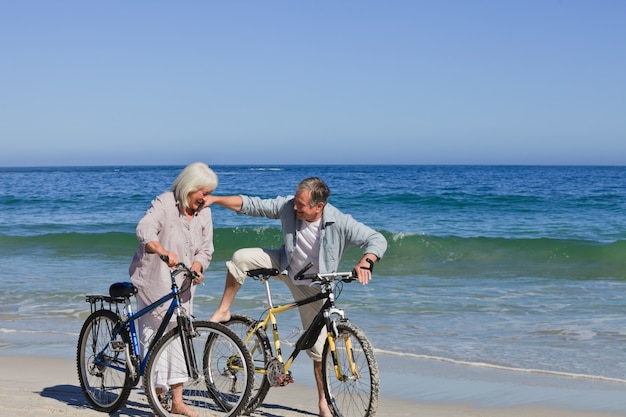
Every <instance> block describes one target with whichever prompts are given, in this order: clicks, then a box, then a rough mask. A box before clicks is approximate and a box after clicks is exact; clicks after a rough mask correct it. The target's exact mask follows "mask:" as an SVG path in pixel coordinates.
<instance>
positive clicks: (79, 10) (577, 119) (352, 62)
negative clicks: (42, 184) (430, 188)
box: [0, 0, 626, 167]
mask: <svg viewBox="0 0 626 417" xmlns="http://www.w3.org/2000/svg"><path fill="white" fill-rule="evenodd" d="M625 21H626V1H623V0H615V1H610V0H589V1H577V0H559V1H557V0H539V1H535V0H529V1H501V0H494V1H481V0H458V1H451V0H442V1H439V0H432V1H420V0H413V1H396V0H389V1H384V0H380V1H356V0H340V1H325V0H322V1H308V2H305V1H208V0H206V1H182V2H174V1H171V2H165V1H97V2H94V1H84V0H81V1H64V0H59V1H45V0H41V1H32V0H19V1H4V2H2V4H1V5H0V46H1V47H0V51H1V52H0V54H1V57H2V58H1V65H0V141H1V143H0V166H5V167H6V166H39V165H44V166H49V165H118V164H119V165H129V164H138V165H152V164H177V165H178V164H181V165H182V164H186V163H189V162H192V161H195V160H202V161H205V162H207V163H208V164H210V165H220V164H261V165H266V164H301V163H312V164H326V163H350V164H358V163H368V164H371V163H380V164H464V163H467V164H611V165H626V24H625V23H624V22H625Z"/></svg>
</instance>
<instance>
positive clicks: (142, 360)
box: [94, 275, 182, 376]
mask: <svg viewBox="0 0 626 417" xmlns="http://www.w3.org/2000/svg"><path fill="white" fill-rule="evenodd" d="M174 277H175V275H172V290H171V291H170V293H168V294H166V295H164V296H163V297H161V298H160V299H158V300H157V301H155V302H154V303H152V304H150V305H148V306H146V307H144V308H142V309H140V310H139V311H137V312H133V309H132V302H131V300H130V297H128V296H127V297H124V315H123V316H122V321H121V323H120V326H117V327H116V328H115V329H114V331H113V333H112V335H111V340H112V341H113V340H115V338H116V337H117V336H118V335H119V334H120V333H121V332H122V331H123V329H128V332H129V336H130V345H131V347H132V349H133V351H132V354H131V355H129V353H131V352H126V354H127V355H126V356H127V358H128V359H129V360H127V365H128V366H129V367H130V372H131V374H133V376H135V375H136V376H143V374H144V371H145V369H146V364H147V362H148V357H149V354H150V352H151V351H152V348H153V347H154V344H155V343H156V342H157V341H158V340H159V339H160V338H161V336H163V335H164V334H165V331H166V330H167V326H168V324H169V322H170V320H171V319H172V316H173V315H174V313H176V314H177V315H180V311H179V309H180V308H182V305H181V302H180V300H179V298H178V294H179V288H178V284H176V281H175V278H174ZM168 300H172V302H171V303H170V305H169V307H168V309H167V312H166V313H165V317H164V318H163V321H162V322H161V324H160V326H159V328H158V330H157V331H156V333H155V335H154V337H153V338H152V341H151V342H150V345H149V347H148V349H147V351H146V354H145V356H144V357H142V356H141V348H140V345H139V336H138V332H137V327H136V324H135V323H136V320H138V319H139V318H141V317H143V316H144V315H146V314H147V313H149V312H151V311H152V310H154V309H155V308H157V307H159V306H160V305H162V304H164V303H166V302H167V301H168ZM105 349H106V348H105ZM102 353H103V352H100V353H99V354H98V355H96V359H95V361H94V362H95V363H96V364H98V365H101V366H110V367H113V368H115V369H117V370H120V371H122V372H123V371H125V369H123V368H122V367H116V366H112V365H111V364H110V363H109V362H107V361H99V360H98V358H99V357H100V355H101V354H102ZM131 357H133V358H138V361H137V364H135V363H133V361H132V360H130V358H131ZM135 365H138V366H139V369H134V367H135Z"/></svg>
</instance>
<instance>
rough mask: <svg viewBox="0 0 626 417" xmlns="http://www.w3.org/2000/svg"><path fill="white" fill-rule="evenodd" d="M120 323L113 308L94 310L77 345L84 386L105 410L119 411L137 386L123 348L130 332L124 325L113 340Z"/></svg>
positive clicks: (93, 403)
mask: <svg viewBox="0 0 626 417" xmlns="http://www.w3.org/2000/svg"><path fill="white" fill-rule="evenodd" d="M119 325H120V318H119V316H118V315H117V314H115V313H113V312H112V311H109V310H97V311H95V312H93V313H92V314H91V315H90V316H89V317H87V319H86V320H85V323H84V324H83V327H82V329H81V331H80V335H79V337H78V347H77V348H76V368H77V371H78V380H79V382H80V388H81V390H82V391H83V394H84V395H85V398H86V399H87V401H88V402H89V404H91V406H92V407H93V408H94V409H96V410H98V411H103V412H105V413H112V412H115V411H117V410H118V409H119V408H120V407H121V406H122V405H123V404H124V403H125V402H126V400H127V399H128V396H129V395H130V392H131V390H132V387H133V386H134V384H133V381H132V379H131V377H130V373H129V371H128V367H127V364H126V361H127V358H126V353H125V351H124V349H123V348H122V347H123V346H126V344H127V343H128V342H129V337H128V332H127V331H126V329H122V331H121V332H120V333H119V334H118V335H117V337H116V338H115V340H112V335H113V331H114V329H116V327H117V326H119ZM112 341H113V342H115V343H113V344H114V345H116V347H115V348H114V347H113V346H112V343H111V342H112Z"/></svg>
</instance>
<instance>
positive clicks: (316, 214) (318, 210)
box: [293, 190, 324, 222]
mask: <svg viewBox="0 0 626 417" xmlns="http://www.w3.org/2000/svg"><path fill="white" fill-rule="evenodd" d="M310 201H311V191H309V190H303V191H298V192H296V198H295V201H294V206H293V208H294V210H295V211H296V217H298V219H300V220H306V221H307V222H314V221H316V220H319V218H320V217H322V211H323V210H324V204H323V203H318V204H316V205H315V206H313V207H311V205H310V204H309V203H310Z"/></svg>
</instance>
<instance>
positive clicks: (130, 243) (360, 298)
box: [0, 166, 626, 383]
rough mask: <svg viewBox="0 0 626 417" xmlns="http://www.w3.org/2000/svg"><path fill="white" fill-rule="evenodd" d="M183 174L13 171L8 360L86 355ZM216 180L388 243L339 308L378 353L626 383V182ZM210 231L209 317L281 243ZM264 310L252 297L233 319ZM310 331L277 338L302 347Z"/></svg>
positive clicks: (250, 233)
mask: <svg viewBox="0 0 626 417" xmlns="http://www.w3.org/2000/svg"><path fill="white" fill-rule="evenodd" d="M181 168H182V167H168V166H162V167H68V168H19V169H18V168H4V169H0V253H1V255H0V256H1V257H2V260H3V267H2V269H1V270H0V283H1V284H2V285H1V286H0V296H1V297H2V300H3V301H2V303H1V305H0V352H3V353H15V352H20V353H23V352H25V351H26V352H33V353H45V354H52V355H57V356H65V357H73V355H74V350H75V343H76V338H77V335H78V332H79V330H80V326H81V324H82V321H83V320H84V318H85V317H86V316H87V314H88V305H87V304H86V303H85V302H84V295H85V294H93V293H104V292H106V291H107V289H108V286H109V285H110V284H111V283H113V282H115V281H124V280H127V279H128V275H127V269H128V265H129V263H130V260H131V257H132V255H133V252H134V250H135V246H136V239H135V236H134V228H135V225H136V223H137V221H138V220H139V219H140V218H141V216H142V214H143V212H144V211H145V210H146V209H147V207H148V206H149V204H150V200H151V199H152V198H153V197H154V196H155V195H157V194H159V193H160V192H162V191H163V190H165V189H167V188H169V186H170V185H171V183H172V181H173V179H174V178H175V177H176V175H177V174H178V172H179V171H180V169H181ZM214 168H215V170H216V172H217V173H218V175H219V179H220V185H219V187H218V190H217V192H216V193H219V194H236V193H245V194H250V195H259V196H263V197H274V196H276V195H286V194H291V193H292V192H293V190H294V188H295V185H296V184H297V183H298V181H299V180H301V179H303V178H305V177H307V176H311V175H317V176H321V177H322V178H324V179H325V180H326V182H327V183H328V184H329V186H330V188H331V191H332V195H331V202H332V203H333V204H334V205H336V206H337V207H339V208H340V209H342V210H344V211H346V212H348V213H350V214H352V215H353V216H354V217H355V218H356V219H357V220H361V221H363V222H365V223H367V224H369V225H370V226H372V227H374V228H376V229H377V230H380V231H381V232H382V233H383V234H384V235H385V236H386V237H387V239H388V241H389V250H388V252H387V254H386V256H385V258H384V259H383V260H382V261H381V262H380V263H379V264H377V265H376V269H375V277H374V280H373V282H372V283H371V284H370V285H368V286H365V287H363V286H360V285H356V284H351V285H346V286H345V287H344V288H343V292H342V294H341V296H340V298H339V305H340V306H341V307H343V308H345V309H346V311H347V315H348V316H349V317H350V318H351V319H352V320H353V321H354V322H356V323H357V324H358V325H360V326H361V327H362V328H363V329H364V330H365V331H366V333H367V335H368V336H369V338H370V339H371V340H372V342H373V344H374V346H375V348H376V349H377V351H378V352H379V353H380V354H381V355H383V354H385V353H390V354H394V355H399V356H407V357H417V358H423V359H433V360H445V361H450V362H451V363H461V364H468V365H474V366H485V367H495V368H498V369H505V370H506V369H509V370H512V371H514V372H516V371H528V370H533V371H538V372H544V373H548V374H557V375H561V374H563V375H570V376H577V377H583V378H591V379H601V380H607V381H616V382H618V383H622V382H626V361H624V358H625V357H626V349H625V348H624V342H625V341H626V314H625V313H626V307H625V306H626V257H625V256H624V254H625V253H626V167H532V166H267V167H260V166H216V167H214ZM213 216H214V227H215V246H216V253H215V256H214V260H213V263H212V265H211V267H210V268H209V271H208V272H207V285H205V286H204V287H201V288H200V289H199V290H198V292H197V296H196V313H197V315H198V316H201V317H208V315H209V314H210V313H212V311H213V310H214V308H215V307H216V305H217V302H218V301H219V297H220V295H221V291H222V289H223V280H224V275H225V268H224V262H225V261H226V260H227V259H228V258H229V256H230V254H231V253H232V252H233V251H234V250H236V249H237V248H239V247H245V246H277V245H279V244H280V239H281V235H280V230H279V229H278V227H279V225H278V223H277V222H275V221H272V220H267V219H259V218H249V217H244V216H237V215H236V214H234V213H232V212H230V211H227V210H225V209H222V208H219V207H215V208H213ZM357 256H358V251H356V250H353V251H350V252H349V253H348V254H347V256H346V258H345V261H344V263H343V264H342V267H344V268H345V269H346V270H347V269H351V268H352V266H353V265H354V263H355V262H356V259H357ZM272 288H273V289H274V291H275V298H276V300H275V301H281V300H283V299H284V300H285V301H286V300H288V299H289V294H288V293H287V291H286V289H285V288H283V287H282V286H281V285H280V284H279V283H276V284H274V285H273V287H272ZM264 305H265V302H264V294H263V292H262V288H261V287H260V285H259V284H257V283H255V282H252V281H251V282H248V283H246V284H245V285H244V287H243V288H242V290H241V291H240V295H239V297H238V299H237V301H236V304H235V306H234V310H237V311H241V312H245V313H248V314H251V315H253V316H257V315H259V314H261V312H262V311H263V309H264ZM297 325H298V320H297V317H296V316H295V315H293V316H289V317H286V321H285V322H284V325H283V326H282V328H281V331H282V332H283V334H284V335H285V336H287V335H291V338H292V339H293V338H295V335H293V334H292V333H293V332H294V330H293V329H294V327H296V326H297Z"/></svg>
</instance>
